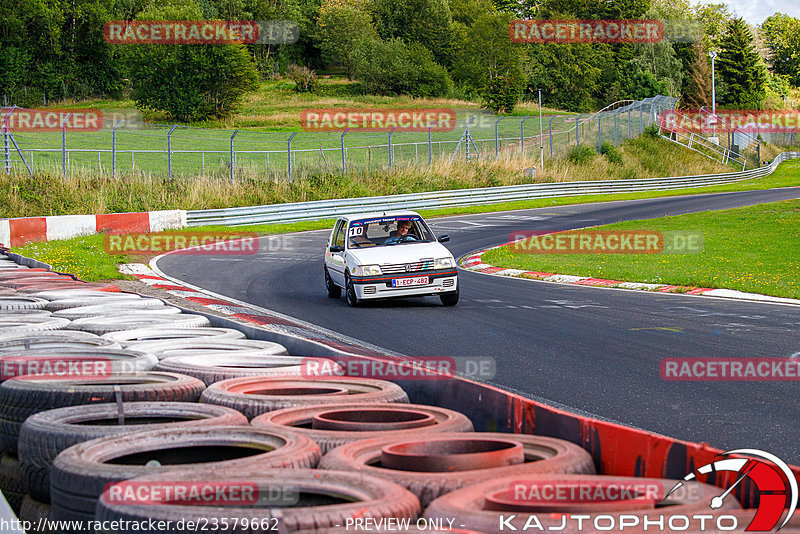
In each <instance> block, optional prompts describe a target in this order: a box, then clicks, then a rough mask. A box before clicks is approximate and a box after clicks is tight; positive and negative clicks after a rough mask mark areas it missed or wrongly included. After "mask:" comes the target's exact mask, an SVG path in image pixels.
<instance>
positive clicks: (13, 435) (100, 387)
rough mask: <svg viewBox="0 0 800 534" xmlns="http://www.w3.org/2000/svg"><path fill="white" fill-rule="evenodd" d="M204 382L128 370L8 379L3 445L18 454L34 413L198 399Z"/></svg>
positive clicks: (0, 421)
mask: <svg viewBox="0 0 800 534" xmlns="http://www.w3.org/2000/svg"><path fill="white" fill-rule="evenodd" d="M204 389H205V384H203V382H202V381H200V380H198V379H197V378H194V377H191V376H185V375H180V374H176V373H159V372H147V373H125V374H117V375H110V376H108V377H103V378H99V379H98V378H88V377H85V378H83V379H75V380H36V379H24V380H6V381H5V382H3V383H2V384H0V447H2V448H4V449H5V450H7V451H9V452H10V453H12V454H16V453H17V439H18V437H19V431H20V428H21V427H22V423H23V422H24V421H25V419H27V418H28V417H30V416H31V415H33V414H35V413H39V412H41V411H44V410H50V409H53V408H61V407H63V406H76V405H79V404H95V403H107V402H116V400H117V393H119V397H120V398H121V400H122V401H123V402H131V401H184V402H195V401H196V400H197V399H198V398H199V397H200V393H202V392H203V390H204Z"/></svg>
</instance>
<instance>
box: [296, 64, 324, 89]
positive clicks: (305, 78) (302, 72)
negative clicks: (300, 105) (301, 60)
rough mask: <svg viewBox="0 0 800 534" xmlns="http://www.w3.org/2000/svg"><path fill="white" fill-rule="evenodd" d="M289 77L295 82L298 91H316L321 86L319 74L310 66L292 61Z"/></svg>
mask: <svg viewBox="0 0 800 534" xmlns="http://www.w3.org/2000/svg"><path fill="white" fill-rule="evenodd" d="M289 79H291V80H292V81H293V82H294V83H295V86H294V90H295V91H296V92H298V93H316V92H317V89H318V88H319V86H318V84H317V74H316V73H315V72H314V71H313V70H311V69H309V68H308V67H299V66H297V65H295V64H294V63H292V64H291V65H289Z"/></svg>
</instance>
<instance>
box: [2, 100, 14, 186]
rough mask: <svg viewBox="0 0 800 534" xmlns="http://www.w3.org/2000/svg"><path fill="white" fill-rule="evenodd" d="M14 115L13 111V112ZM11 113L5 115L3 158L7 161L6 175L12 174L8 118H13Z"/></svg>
mask: <svg viewBox="0 0 800 534" xmlns="http://www.w3.org/2000/svg"><path fill="white" fill-rule="evenodd" d="M11 113H13V110H12V112H11ZM11 113H9V114H7V115H3V124H2V129H3V156H4V161H5V165H4V166H5V168H6V174H11V151H10V150H9V148H8V117H10V116H11Z"/></svg>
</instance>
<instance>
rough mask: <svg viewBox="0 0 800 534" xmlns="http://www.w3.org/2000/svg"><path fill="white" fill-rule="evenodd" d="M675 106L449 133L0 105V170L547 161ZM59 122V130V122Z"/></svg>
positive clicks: (275, 172) (661, 103)
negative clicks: (174, 119)
mask: <svg viewBox="0 0 800 534" xmlns="http://www.w3.org/2000/svg"><path fill="white" fill-rule="evenodd" d="M674 106H675V99H674V98H670V97H665V96H656V97H652V98H647V99H644V100H640V101H624V102H618V103H616V104H614V105H612V106H609V107H607V108H606V109H604V110H602V111H599V112H596V113H590V114H587V113H584V114H570V115H566V114H543V115H541V116H540V115H533V116H504V117H499V116H491V115H481V114H478V115H465V116H461V117H459V118H458V120H457V121H456V127H455V128H454V129H453V130H451V131H446V132H445V131H436V130H435V129H432V130H428V131H427V132H426V131H422V132H420V131H414V132H412V131H400V130H397V129H383V130H370V131H350V130H347V131H333V132H309V131H304V132H261V131H255V130H214V129H204V128H194V127H189V126H178V125H175V126H169V125H160V124H147V123H143V122H142V121H138V120H137V121H132V120H126V119H117V118H108V117H106V118H103V119H102V121H99V122H102V126H101V127H98V128H96V129H91V130H90V129H77V128H67V127H66V124H67V123H68V121H69V117H68V116H67V115H66V114H65V112H62V114H61V116H60V119H59V122H57V123H56V124H55V128H52V127H51V128H49V129H47V128H45V129H41V130H36V129H31V128H21V127H19V125H18V122H15V121H14V120H12V119H13V118H14V114H15V113H16V114H20V113H25V112H30V111H31V110H24V109H22V108H6V109H4V110H3V119H2V123H1V124H2V137H3V168H4V169H5V171H6V172H7V173H10V172H13V171H15V170H16V171H21V172H26V171H27V172H30V173H31V174H36V173H38V172H50V173H57V174H63V175H66V174H68V173H88V174H99V175H114V176H131V175H134V174H138V175H145V176H153V177H159V178H168V179H176V178H191V177H193V176H199V175H206V176H214V177H219V178H221V179H222V178H224V179H229V180H231V181H233V180H236V179H239V178H242V177H247V178H259V179H270V180H289V181H291V180H294V179H297V178H299V177H302V176H304V175H307V174H310V173H319V172H326V171H327V172H349V171H353V170H370V169H380V168H395V167H402V166H425V165H430V164H433V163H435V162H438V161H441V160H450V161H453V160H471V159H473V158H481V159H492V158H499V157H503V156H505V155H515V154H517V155H518V154H519V153H524V154H526V155H529V156H535V157H538V156H541V157H542V158H556V157H560V156H563V155H564V154H565V153H566V152H567V151H568V150H569V149H570V148H571V147H574V146H576V145H578V144H585V145H589V146H592V147H596V148H597V149H598V150H599V149H600V146H601V145H602V144H603V143H606V142H607V143H612V144H614V145H618V144H620V143H622V142H624V141H625V140H627V139H631V138H633V137H636V136H637V135H640V134H641V133H642V132H643V131H644V129H645V128H646V127H647V126H648V125H650V124H653V123H656V122H657V121H658V117H659V114H660V113H661V112H662V111H664V110H668V109H672V108H673V107H674ZM59 124H62V125H63V126H62V127H61V128H60V130H59V127H58V125H59Z"/></svg>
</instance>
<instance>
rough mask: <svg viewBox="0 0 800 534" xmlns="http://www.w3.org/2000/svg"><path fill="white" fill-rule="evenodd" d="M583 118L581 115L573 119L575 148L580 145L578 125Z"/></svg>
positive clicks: (579, 127)
mask: <svg viewBox="0 0 800 534" xmlns="http://www.w3.org/2000/svg"><path fill="white" fill-rule="evenodd" d="M581 117H583V113H581V114H579V115H578V116H577V117H575V146H578V145H579V144H581V125H580V124H579V123H578V122H579V121H580V120H581Z"/></svg>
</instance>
